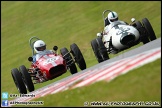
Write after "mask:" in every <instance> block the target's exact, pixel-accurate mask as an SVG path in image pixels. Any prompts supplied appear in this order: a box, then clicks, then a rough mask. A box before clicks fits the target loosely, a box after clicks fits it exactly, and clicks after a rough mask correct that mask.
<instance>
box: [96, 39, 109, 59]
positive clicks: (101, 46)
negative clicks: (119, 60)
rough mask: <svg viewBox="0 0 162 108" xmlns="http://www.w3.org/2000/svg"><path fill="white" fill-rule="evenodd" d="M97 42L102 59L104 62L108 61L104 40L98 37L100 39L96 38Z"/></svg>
mask: <svg viewBox="0 0 162 108" xmlns="http://www.w3.org/2000/svg"><path fill="white" fill-rule="evenodd" d="M96 42H97V45H98V48H99V53H100V55H101V57H102V60H103V61H105V60H108V59H109V56H108V54H107V50H106V47H105V46H104V43H103V41H102V39H101V38H100V37H98V38H96Z"/></svg>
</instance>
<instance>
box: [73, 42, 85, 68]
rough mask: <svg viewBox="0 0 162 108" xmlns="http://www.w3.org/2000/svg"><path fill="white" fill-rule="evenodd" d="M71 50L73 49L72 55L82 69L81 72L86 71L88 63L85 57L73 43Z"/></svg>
mask: <svg viewBox="0 0 162 108" xmlns="http://www.w3.org/2000/svg"><path fill="white" fill-rule="evenodd" d="M70 49H71V53H72V55H73V57H74V59H75V61H76V63H77V65H78V67H79V68H80V69H81V70H84V69H86V62H85V60H84V57H83V55H82V53H81V51H80V49H79V47H78V46H77V45H76V44H75V43H73V44H71V45H70Z"/></svg>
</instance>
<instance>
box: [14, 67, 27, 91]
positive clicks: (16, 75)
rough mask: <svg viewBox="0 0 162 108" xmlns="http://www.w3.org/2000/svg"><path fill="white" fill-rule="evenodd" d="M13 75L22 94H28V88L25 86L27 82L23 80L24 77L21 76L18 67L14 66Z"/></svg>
mask: <svg viewBox="0 0 162 108" xmlns="http://www.w3.org/2000/svg"><path fill="white" fill-rule="evenodd" d="M11 75H12V78H13V80H14V83H15V85H16V87H17V89H18V91H19V93H20V94H27V90H26V87H25V84H24V82H23V79H22V77H21V73H20V72H19V71H18V69H17V68H14V69H12V70H11Z"/></svg>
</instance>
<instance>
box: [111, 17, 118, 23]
mask: <svg viewBox="0 0 162 108" xmlns="http://www.w3.org/2000/svg"><path fill="white" fill-rule="evenodd" d="M117 20H118V18H115V19H110V21H111V22H114V21H117Z"/></svg>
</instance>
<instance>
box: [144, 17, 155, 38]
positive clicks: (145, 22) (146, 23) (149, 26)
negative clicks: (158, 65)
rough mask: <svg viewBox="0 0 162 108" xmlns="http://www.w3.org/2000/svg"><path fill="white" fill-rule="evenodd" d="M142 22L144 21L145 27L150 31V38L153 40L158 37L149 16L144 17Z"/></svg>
mask: <svg viewBox="0 0 162 108" xmlns="http://www.w3.org/2000/svg"><path fill="white" fill-rule="evenodd" d="M142 23H143V26H144V27H145V29H146V30H147V32H148V36H149V38H150V40H151V41H153V40H155V39H156V35H155V33H154V30H153V28H152V26H151V24H150V22H149V20H148V19H147V18H144V19H142Z"/></svg>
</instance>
